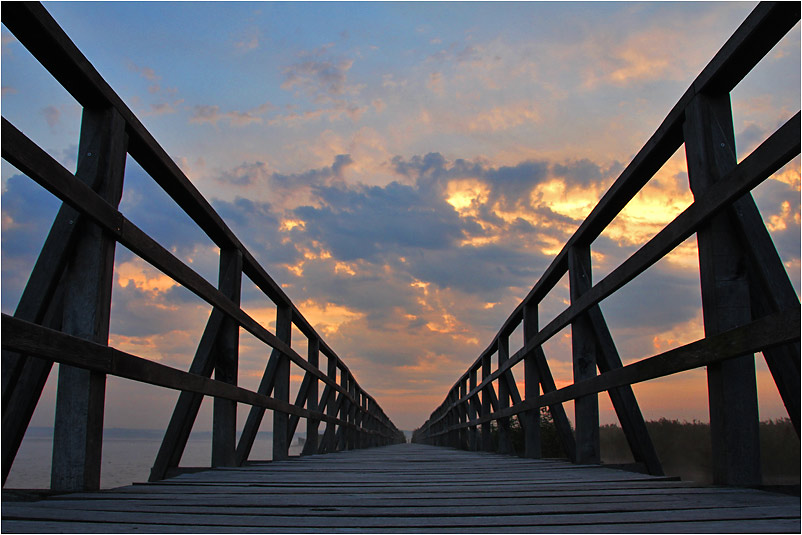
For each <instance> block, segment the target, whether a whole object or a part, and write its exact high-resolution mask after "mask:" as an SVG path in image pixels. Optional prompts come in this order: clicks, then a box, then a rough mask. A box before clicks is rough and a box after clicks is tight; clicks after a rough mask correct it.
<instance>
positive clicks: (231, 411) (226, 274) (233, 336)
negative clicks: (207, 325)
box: [212, 249, 242, 467]
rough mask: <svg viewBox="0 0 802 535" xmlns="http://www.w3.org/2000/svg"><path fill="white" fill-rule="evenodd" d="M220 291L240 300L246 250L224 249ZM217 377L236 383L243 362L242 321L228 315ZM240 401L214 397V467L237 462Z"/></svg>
mask: <svg viewBox="0 0 802 535" xmlns="http://www.w3.org/2000/svg"><path fill="white" fill-rule="evenodd" d="M218 286H219V288H220V291H221V292H222V293H223V294H224V295H225V296H226V297H228V298H229V299H231V301H232V302H234V304H236V305H239V304H240V294H241V289H242V253H241V252H240V251H239V250H238V249H221V250H220V274H219V283H218ZM215 353H216V358H215V360H214V362H215V366H214V378H215V379H216V380H217V381H222V382H224V383H228V384H232V385H236V384H237V370H238V363H239V325H238V324H237V323H236V322H235V321H234V320H233V319H231V318H228V317H226V318H224V319H223V322H222V324H221V326H220V331H219V332H218V334H217V340H216V341H215ZM236 451H237V403H236V401H231V400H228V399H223V398H214V408H213V416H212V467H217V466H236Z"/></svg>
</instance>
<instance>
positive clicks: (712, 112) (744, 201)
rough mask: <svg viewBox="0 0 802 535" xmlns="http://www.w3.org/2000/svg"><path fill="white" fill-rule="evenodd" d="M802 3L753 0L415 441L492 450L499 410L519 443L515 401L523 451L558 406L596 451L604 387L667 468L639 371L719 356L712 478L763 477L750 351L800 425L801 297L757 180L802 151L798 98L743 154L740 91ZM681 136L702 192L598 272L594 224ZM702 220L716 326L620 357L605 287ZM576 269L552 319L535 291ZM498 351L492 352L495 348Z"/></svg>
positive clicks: (603, 223)
mask: <svg viewBox="0 0 802 535" xmlns="http://www.w3.org/2000/svg"><path fill="white" fill-rule="evenodd" d="M799 18H800V4H799V3H796V2H791V3H776V4H773V3H762V4H760V5H758V6H757V7H756V8H755V10H754V11H753V12H752V13H751V14H750V15H749V17H748V18H747V19H746V20H745V21H744V23H743V24H742V25H741V26H740V27H739V28H738V30H737V31H736V32H735V33H734V34H733V36H732V37H731V38H730V39H729V40H728V41H727V43H726V44H725V45H724V46H723V47H722V49H721V50H720V51H719V52H718V53H717V54H716V56H715V57H714V58H713V60H712V61H711V62H710V63H709V64H708V65H707V67H706V68H705V69H704V70H703V71H702V72H701V74H700V75H699V76H698V77H697V78H696V80H695V81H694V82H693V83H692V84H691V86H690V87H689V88H688V90H687V91H686V92H685V94H684V95H682V98H680V100H679V102H678V103H677V104H676V105H675V106H674V108H673V109H672V110H671V111H670V112H669V114H668V116H667V117H666V118H665V119H664V121H663V123H662V124H661V125H660V127H659V128H658V129H657V131H656V132H655V134H654V135H653V136H652V137H651V139H649V141H648V142H647V143H646V145H644V147H643V148H642V149H641V150H640V152H638V154H637V155H636V156H635V158H634V159H633V160H632V162H631V163H630V164H629V165H628V166H627V167H626V169H625V170H624V171H623V172H622V173H621V175H620V176H619V177H618V179H617V180H616V181H615V182H614V184H613V185H612V186H611V188H610V189H609V190H608V191H607V193H606V194H605V195H604V196H603V197H602V199H601V201H600V202H599V203H598V205H596V207H595V208H594V209H593V210H592V212H591V213H590V215H589V216H588V217H587V219H585V221H583V223H582V224H581V225H580V227H579V228H578V230H577V231H576V232H575V233H574V235H573V236H572V237H571V238H570V239H569V240H568V242H567V243H566V244H565V246H564V247H563V249H562V250H561V251H560V253H559V254H558V255H557V257H556V258H555V259H554V260H553V261H552V263H551V265H550V266H549V267H548V268H547V269H546V271H545V273H544V274H543V276H542V277H541V278H540V280H539V281H538V282H537V284H535V286H534V287H533V288H532V290H531V291H530V292H529V294H528V295H527V296H526V298H524V300H523V301H522V302H521V303H520V304H519V305H518V306H517V307H516V309H515V310H514V311H513V312H512V314H511V315H510V317H509V318H508V319H507V320H506V321H505V322H504V324H503V325H502V327H501V329H500V330H499V331H498V333H497V334H496V336H495V337H494V338H493V340H492V342H491V343H490V345H489V346H488V347H487V349H485V350H484V351H483V352H482V353H481V355H480V356H479V358H478V359H477V360H476V361H475V362H474V363H473V364H472V365H471V366H470V367H469V368H468V369H467V370H466V371H465V373H464V374H462V375H461V376H460V377H459V379H457V381H456V383H455V384H454V386H452V387H451V389H450V390H449V392H448V395H447V396H446V399H445V400H444V401H443V403H442V404H441V405H440V406H439V407H438V408H437V409H436V410H435V411H434V412H433V413H432V414H431V416H430V418H429V419H428V420H427V421H426V422H425V423H424V424H423V425H422V426H421V427H420V429H418V430H417V431H416V432H415V434H414V436H413V440H414V441H418V442H425V443H429V444H436V445H442V446H451V447H459V448H469V449H482V450H492V449H495V447H496V446H494V443H493V442H494V441H493V438H492V435H491V422H497V424H496V425H497V429H498V431H497V433H498V436H497V448H498V451H500V452H504V453H511V452H512V445H511V443H510V418H511V417H513V416H516V417H517V418H518V419H519V423H520V426H521V428H522V430H523V434H524V444H525V448H524V449H525V451H523V452H519V453H522V454H524V455H525V456H526V457H535V458H536V457H540V455H541V444H540V437H539V433H540V408H541V407H549V409H550V411H551V415H552V418H553V420H554V424H555V427H556V429H557V432H558V435H559V437H560V440H561V442H562V446H563V448H564V451H565V452H567V455H568V456H569V457H570V458H571V460H573V461H574V462H577V463H598V462H600V451H599V407H598V393H599V392H604V391H607V392H608V393H609V395H610V399H611V402H612V405H613V407H614V409H615V411H616V415H617V416H618V419H619V421H620V423H621V427H622V429H623V431H624V433H625V435H626V438H627V441H628V444H629V446H630V449H631V451H632V455H633V457H634V459H635V461H636V462H638V463H642V465H643V466H645V468H646V469H647V470H648V471H649V472H650V473H652V474H661V473H662V467H661V464H660V460H659V459H658V457H657V454H656V453H655V449H654V446H653V445H652V442H651V439H650V437H649V433H648V431H647V429H646V426H645V423H644V420H643V416H642V414H641V412H640V409H639V407H638V404H637V400H636V399H635V396H634V394H633V391H632V388H631V386H630V385H632V384H635V383H638V382H641V381H647V380H649V379H654V378H658V377H664V376H667V375H670V374H674V373H678V372H682V371H685V370H691V369H694V368H699V367H703V366H707V373H708V385H709V403H710V421H711V435H712V448H713V477H714V481H715V482H717V483H722V484H733V485H752V484H759V483H760V479H761V475H760V457H759V442H758V412H757V389H756V372H755V362H754V355H753V353H755V352H758V351H762V352H763V355H764V357H765V359H766V362H767V364H768V367H769V370H770V372H771V374H772V376H773V378H774V381H775V383H776V385H777V389H778V391H779V393H780V396H781V397H782V401H783V403H784V404H785V407H786V409H787V411H788V414H789V416H790V419H791V420H792V422H793V425H794V426H795V428H796V431H797V434H799V414H800V345H799V338H800V304H799V299H798V297H797V295H796V293H795V291H794V288H793V286H792V284H791V282H790V280H789V278H788V274H787V273H786V271H785V268H784V266H783V263H782V261H781V260H780V257H779V255H778V254H777V251H776V249H775V248H774V244H773V243H772V241H771V238H770V236H769V234H768V232H767V230H766V227H765V225H764V223H763V219H762V217H761V215H760V213H759V211H758V209H757V207H756V205H755V203H754V201H753V199H752V196H751V193H750V192H751V190H752V189H754V188H755V187H756V186H757V185H758V184H760V183H761V182H763V181H764V180H765V179H767V178H768V177H769V176H770V175H771V174H773V173H774V172H775V171H777V170H779V169H780V168H781V167H782V166H783V165H785V164H786V163H788V162H789V161H790V160H791V159H792V158H793V157H794V156H796V155H798V154H799V152H800V114H799V113H798V112H797V113H796V115H794V116H793V117H792V118H790V119H789V120H788V122H787V123H785V124H784V125H783V126H782V127H781V128H779V129H778V130H776V131H775V132H774V133H773V134H772V135H771V136H770V137H769V138H768V139H766V141H764V142H763V143H762V144H761V145H760V146H759V147H758V148H757V149H755V150H754V152H753V153H752V154H750V155H749V156H748V157H747V158H745V159H744V160H743V161H742V162H741V163H737V160H736V152H735V135H734V133H733V119H732V108H731V104H730V91H731V90H732V89H733V88H734V87H735V86H736V85H737V84H738V83H739V82H740V80H742V79H743V78H744V76H746V74H747V73H748V72H749V71H750V70H752V69H753V68H754V66H755V65H756V64H757V63H758V62H759V61H760V60H761V58H763V57H764V56H765V55H766V54H767V53H768V52H769V50H771V48H772V47H773V46H774V45H775V44H776V43H777V42H779V40H780V39H781V38H782V37H783V36H784V35H785V34H786V33H787V32H788V31H789V30H790V29H791V28H792V27H793V26H794V25H795V24H796V22H797V21H798V20H799ZM683 143H684V145H685V154H686V158H687V165H688V175H689V181H690V187H691V191H692V193H693V196H694V202H693V204H691V205H690V206H689V207H688V208H687V209H686V210H684V211H683V212H682V213H680V214H679V215H678V216H677V217H676V218H675V219H674V220H673V221H671V222H670V223H669V224H668V225H666V226H665V227H664V228H663V229H662V230H661V231H660V232H659V233H658V234H657V235H655V236H654V237H653V238H652V239H651V240H649V241H648V242H647V243H646V244H645V245H643V246H642V247H641V248H640V249H639V250H638V251H637V252H635V253H634V254H633V255H632V256H631V257H629V258H628V259H627V260H626V261H624V262H623V263H621V264H620V265H618V267H617V268H616V269H614V270H613V271H612V272H611V273H610V274H609V275H607V276H606V277H604V279H602V280H601V281H599V282H598V283H596V284H592V283H591V246H592V244H593V242H594V240H595V239H596V238H597V237H599V235H600V234H601V233H602V232H603V231H604V230H605V228H607V226H608V225H610V223H611V222H612V221H613V219H614V218H615V217H616V215H617V214H619V212H621V210H622V209H623V208H624V207H625V206H626V205H627V203H628V202H629V201H630V200H631V199H632V198H633V197H634V196H635V195H636V194H637V193H638V192H639V191H640V190H641V189H642V188H643V186H644V185H645V184H646V183H647V182H648V181H649V180H650V179H651V178H652V177H653V176H654V175H655V173H656V172H657V171H658V170H659V169H660V168H661V167H662V166H663V165H664V164H665V163H666V162H667V160H668V159H669V158H670V157H671V156H672V155H673V154H674V153H675V152H676V151H677V150H678V149H679V148H680V147H681V146H682V145H683ZM694 233H696V235H697V241H698V248H699V258H700V279H701V293H702V306H703V316H704V329H705V337H704V338H703V339H701V340H698V341H696V342H693V343H690V344H687V345H683V346H682V347H678V348H676V349H673V350H671V351H668V352H666V353H662V354H660V355H656V356H651V357H649V358H644V359H643V360H640V361H638V362H635V363H633V364H630V365H628V366H622V362H621V359H620V357H619V354H618V352H617V350H616V346H615V343H614V341H613V338H612V336H611V335H610V331H609V330H608V327H607V324H606V323H605V320H604V316H603V315H602V311H601V308H600V306H599V304H600V302H601V301H602V300H603V299H605V298H607V297H609V296H610V295H612V294H613V293H614V292H616V291H617V290H618V289H620V288H621V287H622V286H624V285H625V284H627V283H629V282H630V281H632V280H633V279H634V278H635V277H637V276H638V275H639V274H641V273H643V272H644V271H645V270H646V269H648V268H649V267H650V266H652V265H654V264H655V263H656V262H657V261H659V260H660V259H661V258H663V257H664V256H666V255H667V254H668V253H669V252H671V251H672V250H673V249H674V248H675V247H676V246H677V245H679V244H680V243H682V242H683V241H684V240H685V239H687V238H689V237H691V236H692V235H693V234H694ZM566 273H568V279H569V285H570V298H571V300H570V306H568V307H567V308H566V309H565V310H563V311H562V313H560V314H559V315H558V316H557V317H556V318H554V319H553V320H552V321H551V322H550V323H548V325H546V326H545V327H543V328H540V327H539V325H538V305H539V304H540V303H541V302H542V301H543V299H544V298H545V297H546V296H547V294H549V292H550V291H551V290H552V289H553V288H554V287H555V286H556V285H557V284H558V283H559V281H560V279H561V278H562V277H563V276H564V275H565V274H566ZM521 324H523V328H522V330H523V347H522V348H521V350H520V351H517V352H516V353H515V354H514V355H510V354H509V353H510V352H509V339H510V335H511V334H512V333H513V331H515V329H516V328H518V327H519V326H520V325H521ZM569 325H570V327H571V341H572V355H573V372H574V382H573V384H571V385H569V386H567V387H564V388H560V389H557V388H556V386H555V383H554V380H553V378H552V374H551V371H550V368H549V365H548V361H547V360H546V356H545V354H544V351H543V348H542V346H543V344H544V343H545V342H546V341H547V340H549V339H550V338H551V337H553V336H554V335H555V334H557V333H558V332H560V331H561V330H562V329H564V328H565V327H567V326H569ZM494 354H495V355H497V365H496V366H495V367H494V366H493V365H492V362H491V358H492V356H493V355H494ZM521 361H523V362H524V370H525V371H524V374H525V377H524V385H525V386H524V388H525V392H524V395H523V397H522V396H521V395H520V393H519V391H518V388H517V386H516V380H515V378H514V377H513V374H512V367H513V366H515V365H516V364H518V363H520V362H521ZM494 368H495V369H494ZM597 368H598V370H599V372H600V373H599V374H598V375H597V372H596V370H597ZM480 373H481V380H480V377H479V374H480ZM541 389H542V393H541ZM570 400H573V401H574V408H575V420H574V422H575V428H576V430H575V433H574V431H572V429H571V425H570V422H569V420H568V418H567V416H566V413H565V410H564V408H563V406H562V403H564V402H566V401H570ZM480 429H481V431H480Z"/></svg>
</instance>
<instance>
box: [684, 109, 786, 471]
mask: <svg viewBox="0 0 802 535" xmlns="http://www.w3.org/2000/svg"><path fill="white" fill-rule="evenodd" d="M684 133H685V154H686V159H687V164H688V178H689V181H690V186H691V190H692V192H693V194H694V196H695V197H699V196H700V195H701V194H702V193H704V191H706V190H707V188H709V187H710V186H711V185H713V184H714V183H715V182H717V181H718V180H719V179H720V178H721V177H722V176H724V175H725V174H726V173H728V172H729V171H731V170H732V169H734V168H735V166H736V164H737V159H736V152H735V134H734V132H733V120H732V106H731V104H730V96H729V94H728V93H727V94H723V95H718V96H709V95H705V94H698V95H696V97H695V98H694V100H693V101H692V102H691V103H690V104H689V105H688V107H687V108H686V110H685V124H684ZM696 236H697V241H698V247H699V274H700V281H701V286H702V311H703V316H704V328H705V336H711V335H714V334H717V333H720V332H723V331H726V330H728V329H733V328H735V327H738V326H740V325H744V324H746V323H749V322H750V321H751V318H752V314H751V308H750V290H749V280H748V259H747V257H746V255H745V253H744V250H743V246H742V244H741V243H740V242H739V237H738V235H737V234H736V232H735V229H734V227H733V221H732V217H731V215H730V214H728V213H726V212H725V213H720V214H718V215H715V216H713V217H712V218H711V219H710V220H709V222H708V223H707V224H706V225H704V226H703V227H701V228H699V230H698V231H697V233H696ZM798 357H799V355H797V358H798ZM707 385H708V395H709V400H710V401H709V404H710V431H711V439H712V454H713V455H712V457H713V481H714V482H715V483H717V484H726V485H757V484H760V482H761V474H760V440H759V425H758V404H757V382H756V375H755V359H754V355H744V356H741V357H738V358H734V359H729V360H726V361H722V362H719V363H716V364H713V365H710V366H708V368H707Z"/></svg>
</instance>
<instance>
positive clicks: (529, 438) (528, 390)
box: [521, 303, 542, 459]
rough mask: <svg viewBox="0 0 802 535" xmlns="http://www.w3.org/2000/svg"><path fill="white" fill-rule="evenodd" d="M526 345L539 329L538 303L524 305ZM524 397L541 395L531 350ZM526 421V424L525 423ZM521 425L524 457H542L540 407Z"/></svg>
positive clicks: (525, 415)
mask: <svg viewBox="0 0 802 535" xmlns="http://www.w3.org/2000/svg"><path fill="white" fill-rule="evenodd" d="M523 316H524V318H523V324H524V345H526V343H527V342H528V341H529V340H531V339H532V338H533V337H534V336H535V335H536V334H537V333H538V330H539V327H538V317H537V305H534V304H532V303H527V304H526V305H524V313H523ZM524 396H525V397H524V399H526V401H534V402H537V399H538V398H539V397H540V373H539V371H538V367H537V359H536V357H535V353H534V352H531V353H529V354H528V355H526V357H524ZM524 422H526V425H523V423H524ZM521 424H522V425H521V427H523V428H524V457H528V458H530V459H540V457H541V455H542V454H541V442H540V409H539V408H538V409H532V410H530V411H526V412H525V413H523V414H522V415H521Z"/></svg>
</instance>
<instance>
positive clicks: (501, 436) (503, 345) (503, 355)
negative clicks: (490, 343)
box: [498, 334, 515, 455]
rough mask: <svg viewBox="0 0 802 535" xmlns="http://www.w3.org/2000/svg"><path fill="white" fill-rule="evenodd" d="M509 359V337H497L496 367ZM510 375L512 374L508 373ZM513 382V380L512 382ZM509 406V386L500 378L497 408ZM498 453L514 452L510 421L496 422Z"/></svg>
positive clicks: (504, 379)
mask: <svg viewBox="0 0 802 535" xmlns="http://www.w3.org/2000/svg"><path fill="white" fill-rule="evenodd" d="M509 358H510V337H509V335H506V334H499V336H498V366H499V368H500V367H501V366H502V365H503V364H504V363H505V362H507V361H508V360H509ZM510 375H512V373H510ZM513 382H514V380H513ZM509 406H510V386H509V385H508V384H507V381H506V377H502V378H500V379H499V382H498V407H499V410H504V409H506V408H508V407H509ZM498 452H499V453H502V454H505V455H512V454H514V453H515V451H514V450H513V448H512V439H511V438H510V419H509V418H499V420H498Z"/></svg>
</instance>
